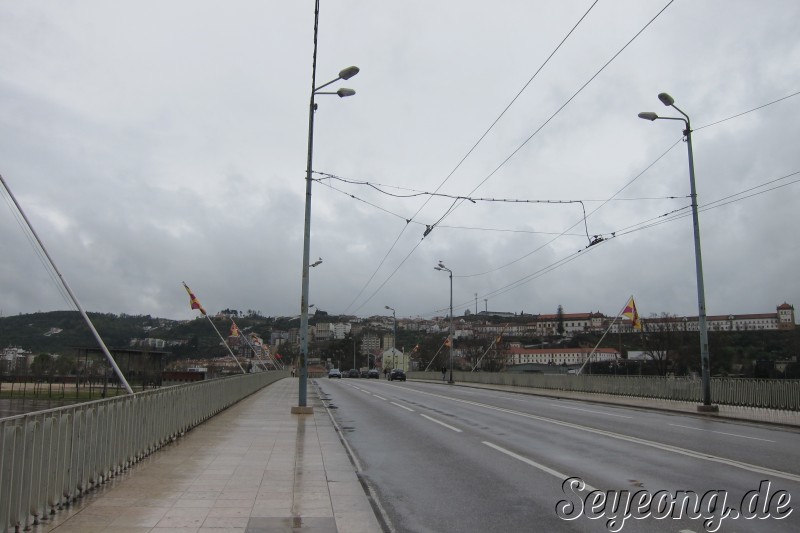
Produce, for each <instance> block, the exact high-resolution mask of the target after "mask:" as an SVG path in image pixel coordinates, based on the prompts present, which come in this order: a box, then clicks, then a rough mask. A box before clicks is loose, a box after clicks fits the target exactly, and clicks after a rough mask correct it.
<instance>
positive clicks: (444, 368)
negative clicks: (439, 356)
mask: <svg viewBox="0 0 800 533" xmlns="http://www.w3.org/2000/svg"><path fill="white" fill-rule="evenodd" d="M446 375H447V367H446V366H443V367H442V381H444V378H445V376H446Z"/></svg>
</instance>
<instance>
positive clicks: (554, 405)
mask: <svg viewBox="0 0 800 533" xmlns="http://www.w3.org/2000/svg"><path fill="white" fill-rule="evenodd" d="M549 405H551V406H553V407H561V408H562V409H572V410H573V411H583V412H585V413H592V414H595V415H606V416H616V417H619V418H633V417H632V416H625V415H617V414H614V413H605V412H603V411H592V410H591V409H581V408H580V407H569V406H566V405H559V404H557V403H551V404H549Z"/></svg>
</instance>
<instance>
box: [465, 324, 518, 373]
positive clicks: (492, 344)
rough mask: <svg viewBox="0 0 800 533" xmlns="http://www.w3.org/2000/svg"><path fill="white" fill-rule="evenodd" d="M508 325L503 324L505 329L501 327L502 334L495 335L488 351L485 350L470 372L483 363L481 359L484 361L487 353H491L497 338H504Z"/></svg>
mask: <svg viewBox="0 0 800 533" xmlns="http://www.w3.org/2000/svg"><path fill="white" fill-rule="evenodd" d="M508 326H509V325H508V324H506V325H505V326H503V329H501V330H500V335H498V336H497V337H495V338H494V339H493V340H492V343H491V344H490V345H489V347H488V348H486V351H485V352H483V355H482V356H480V358H479V359H478V361H477V362H476V363H475V366H473V367H472V370H471V371H470V372H475V369H476V368H478V365H479V364H481V361H483V358H484V357H486V354H487V353H489V350H491V349H492V348H494V346H495V345H496V344H497V340H498V339H502V338H503V333H504V332H505V331H506V329H508Z"/></svg>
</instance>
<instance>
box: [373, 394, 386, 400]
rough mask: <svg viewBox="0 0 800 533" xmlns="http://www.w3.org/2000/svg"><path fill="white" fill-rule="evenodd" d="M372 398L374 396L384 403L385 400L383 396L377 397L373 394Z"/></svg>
mask: <svg viewBox="0 0 800 533" xmlns="http://www.w3.org/2000/svg"><path fill="white" fill-rule="evenodd" d="M373 396H375V397H376V398H377V399H379V400H383V401H386V398H384V397H383V396H378V395H377V394H373Z"/></svg>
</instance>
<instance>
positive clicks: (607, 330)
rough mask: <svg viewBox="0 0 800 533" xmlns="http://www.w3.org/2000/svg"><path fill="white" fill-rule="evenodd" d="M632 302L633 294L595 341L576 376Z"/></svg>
mask: <svg viewBox="0 0 800 533" xmlns="http://www.w3.org/2000/svg"><path fill="white" fill-rule="evenodd" d="M632 300H633V294H631V297H630V298H628V300H627V301H626V302H625V305H623V306H622V309H620V310H619V312H618V313H617V316H615V317H614V320H613V321H612V322H611V324H609V325H608V328H606V331H605V333H603V336H602V337H600V340H599V341H597V344H595V345H594V348H592V351H591V352H589V357H587V358H586V361H584V362H583V364H582V365H581V367H580V368H579V369H578V371H577V372H576V374H580V373H582V372H583V368H584V367H585V366H586V363H588V362H589V361H590V360H591V359H592V356H593V355H594V352H595V351H596V350H597V347H598V346H600V343H601V342H603V339H605V338H606V335H608V332H609V331H611V328H612V327H614V324H616V323H617V320H618V319H619V316H620V315H621V314H622V313H623V311H625V308H626V307H627V306H628V302H630V301H632ZM620 355H622V354H620Z"/></svg>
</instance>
